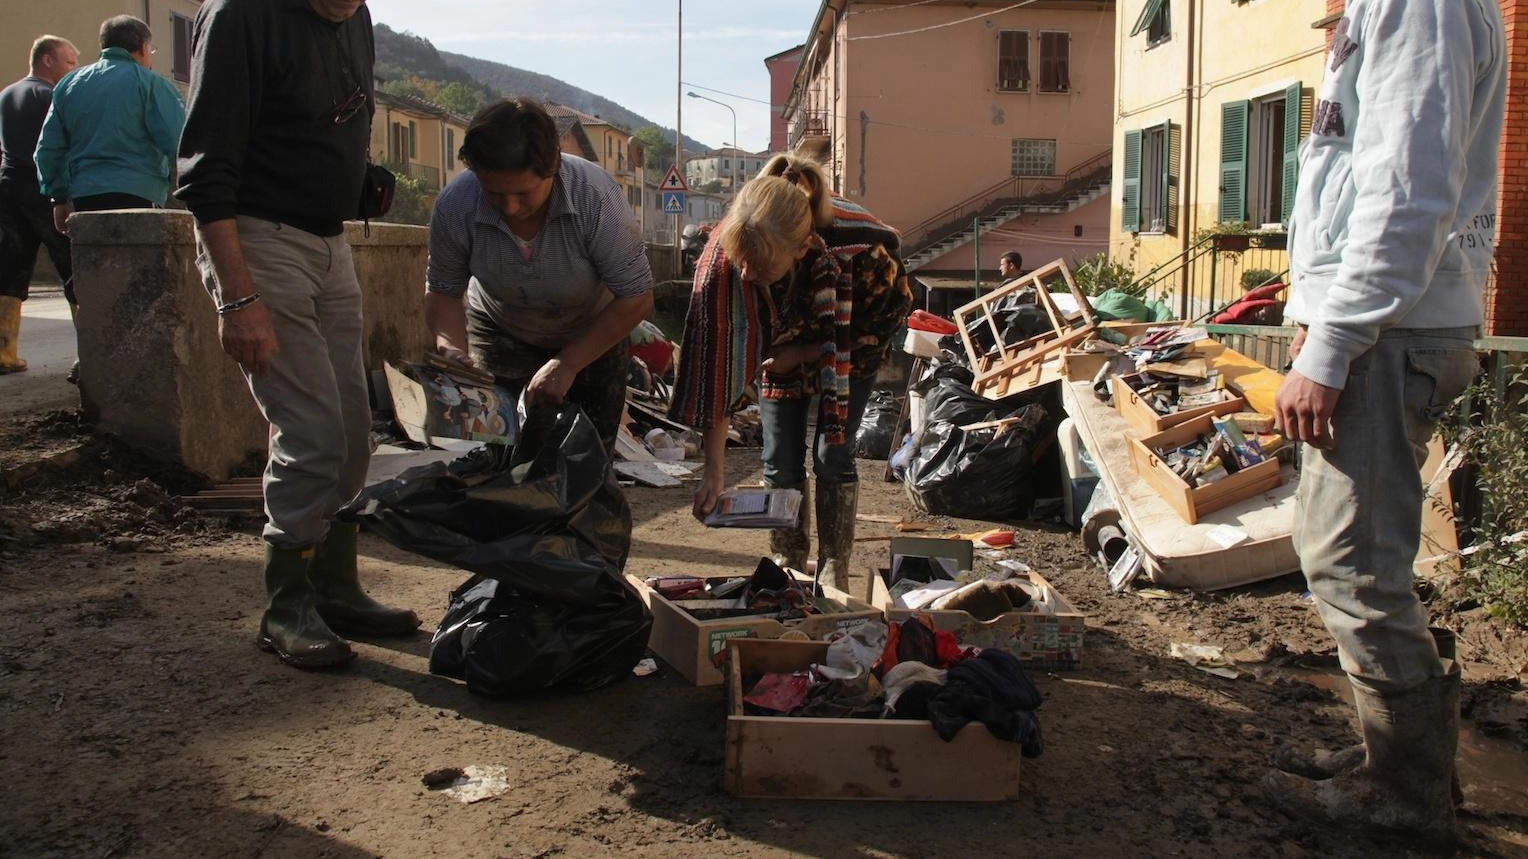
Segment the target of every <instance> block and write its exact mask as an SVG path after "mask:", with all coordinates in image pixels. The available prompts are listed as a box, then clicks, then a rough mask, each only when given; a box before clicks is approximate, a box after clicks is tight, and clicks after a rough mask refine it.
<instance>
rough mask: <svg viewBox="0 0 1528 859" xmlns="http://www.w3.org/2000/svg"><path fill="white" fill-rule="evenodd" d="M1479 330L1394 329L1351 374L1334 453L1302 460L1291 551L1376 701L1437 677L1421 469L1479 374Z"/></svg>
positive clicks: (1341, 649)
mask: <svg viewBox="0 0 1528 859" xmlns="http://www.w3.org/2000/svg"><path fill="white" fill-rule="evenodd" d="M1475 333H1476V330H1475V329H1474V328H1447V329H1393V330H1390V331H1386V332H1385V333H1384V334H1382V335H1380V339H1379V342H1378V343H1376V344H1375V345H1374V347H1373V348H1372V349H1370V350H1369V351H1368V352H1365V353H1364V354H1363V355H1361V356H1359V358H1358V359H1357V360H1356V361H1354V362H1353V365H1352V367H1351V368H1350V370H1349V371H1348V379H1347V387H1346V388H1345V389H1344V390H1343V392H1342V396H1341V398H1339V399H1338V401H1337V409H1336V413H1335V414H1334V415H1333V418H1332V430H1333V438H1334V440H1335V447H1334V448H1333V449H1332V450H1326V451H1323V450H1318V449H1316V448H1313V447H1311V446H1309V445H1306V446H1304V447H1303V448H1302V449H1301V457H1302V459H1301V474H1300V486H1299V489H1298V491H1297V493H1296V496H1295V499H1296V507H1295V523H1294V544H1295V550H1296V551H1297V552H1298V553H1299V555H1300V566H1301V567H1302V568H1303V569H1304V571H1305V579H1306V581H1307V582H1308V583H1309V585H1310V591H1311V595H1312V597H1314V598H1315V602H1316V607H1317V608H1318V609H1319V610H1320V612H1321V619H1322V621H1323V622H1325V624H1326V628H1327V631H1328V632H1330V633H1331V635H1332V638H1334V639H1336V641H1337V651H1338V656H1339V657H1340V659H1341V661H1342V668H1343V670H1344V671H1346V672H1347V673H1348V674H1349V676H1351V677H1352V678H1353V679H1354V681H1355V682H1360V683H1364V684H1366V685H1368V686H1370V687H1372V688H1374V689H1376V690H1377V691H1380V692H1381V693H1384V692H1392V691H1395V692H1398V691H1402V690H1405V689H1410V688H1412V687H1414V686H1417V685H1419V684H1421V683H1422V682H1424V681H1426V680H1428V679H1429V678H1432V677H1439V676H1442V668H1441V666H1440V664H1439V662H1438V651H1437V647H1436V645H1435V644H1434V642H1433V638H1432V636H1431V635H1429V634H1428V632H1427V612H1426V611H1425V610H1424V609H1423V607H1422V604H1421V602H1420V601H1419V600H1418V599H1417V597H1416V594H1415V593H1414V592H1413V591H1412V562H1413V560H1414V559H1415V558H1416V555H1417V546H1418V543H1419V542H1420V534H1421V529H1422V504H1423V501H1424V498H1423V493H1424V489H1423V486H1422V479H1421V476H1420V474H1419V469H1420V468H1421V466H1422V463H1423V461H1424V460H1426V458H1427V442H1428V441H1429V439H1431V438H1432V434H1433V430H1434V428H1435V427H1436V426H1437V422H1438V420H1439V418H1441V417H1442V416H1443V414H1444V412H1445V411H1446V410H1447V409H1448V405H1449V403H1450V402H1451V401H1452V400H1453V399H1454V398H1455V397H1457V396H1458V395H1459V394H1460V393H1461V392H1462V391H1463V390H1464V389H1465V387H1466V386H1468V385H1469V383H1470V380H1471V379H1473V378H1474V376H1475V372H1476V370H1477V368H1478V363H1477V359H1476V357H1475V352H1474V348H1473V338H1474V337H1475Z"/></svg>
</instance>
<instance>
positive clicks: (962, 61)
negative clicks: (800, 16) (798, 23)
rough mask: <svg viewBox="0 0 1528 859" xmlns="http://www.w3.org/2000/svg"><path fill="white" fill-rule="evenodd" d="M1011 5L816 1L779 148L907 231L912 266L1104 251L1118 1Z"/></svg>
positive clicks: (1033, 261)
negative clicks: (823, 169) (802, 153)
mask: <svg viewBox="0 0 1528 859" xmlns="http://www.w3.org/2000/svg"><path fill="white" fill-rule="evenodd" d="M1012 5H1013V4H1012V3H1011V2H997V0H994V2H987V0H976V2H960V3H949V4H944V3H923V4H907V5H904V6H900V7H899V6H897V5H892V4H888V3H885V2H864V0H824V2H823V4H822V7H821V8H820V10H819V11H818V14H817V17H816V20H815V21H814V22H813V26H812V30H811V33H810V36H809V39H808V41H807V43H806V44H805V45H804V46H803V48H802V53H801V57H800V68H799V69H798V70H797V72H796V75H795V78H794V80H793V81H792V85H791V90H790V93H789V95H788V96H787V100H786V108H785V116H784V119H785V122H786V126H787V128H786V140H785V144H786V147H788V148H798V147H799V148H802V149H804V150H807V151H816V152H818V153H820V157H822V158H823V160H824V162H825V164H826V166H827V168H828V173H829V175H830V177H831V179H832V181H833V183H834V186H835V190H836V191H837V193H839V194H840V195H842V196H844V197H846V198H848V199H850V200H853V201H855V202H858V203H860V204H861V205H863V206H865V207H866V208H867V209H869V210H870V211H872V212H874V213H875V214H876V215H877V216H879V217H880V218H882V219H883V220H885V221H887V222H888V223H890V224H891V225H892V226H894V227H896V228H898V229H899V230H901V231H902V232H903V238H904V251H905V252H906V255H907V257H908V264H909V268H911V269H912V270H913V271H914V272H915V273H923V274H926V275H943V274H947V275H950V276H961V275H964V276H971V275H972V274H973V269H975V268H980V269H981V270H982V271H983V272H985V274H984V275H983V280H987V279H988V277H989V276H991V275H995V272H996V270H997V260H998V257H999V256H1001V255H1002V253H1003V252H1004V251H1007V250H1019V251H1020V252H1021V253H1023V255H1024V260H1025V267H1026V268H1033V267H1037V266H1039V265H1040V264H1042V263H1045V262H1048V261H1050V260H1052V259H1055V258H1057V257H1060V258H1063V259H1066V260H1067V261H1068V262H1071V261H1072V260H1074V259H1076V258H1080V257H1083V256H1088V255H1091V254H1094V253H1099V252H1102V251H1104V250H1106V248H1107V245H1108V237H1109V226H1108V225H1109V199H1108V190H1109V185H1108V182H1109V175H1110V163H1111V142H1112V136H1113V83H1114V4H1113V2H1099V0H1087V2H1082V0H1037V2H1034V3H1031V4H1029V5H1026V6H1023V7H1021V8H1018V9H1008V8H1007V7H1010V6H1012ZM978 222H980V225H981V226H980V231H981V236H980V258H979V259H978V258H977V255H976V253H975V248H974V247H973V244H974V239H975V237H976V232H977V226H976V224H977V223H978Z"/></svg>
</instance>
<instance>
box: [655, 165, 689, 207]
mask: <svg viewBox="0 0 1528 859" xmlns="http://www.w3.org/2000/svg"><path fill="white" fill-rule="evenodd" d="M658 190H659V191H679V192H684V191H688V190H690V186H689V185H686V184H684V177H683V176H680V175H679V165H678V164H674V165H671V166H670V167H669V171H668V174H667V175H666V176H664V177H663V181H662V182H659V183H658ZM679 204H680V205H681V206H682V205H684V201H683V200H680V201H679ZM664 205H667V204H666V203H665V204H664ZM665 211H667V209H665Z"/></svg>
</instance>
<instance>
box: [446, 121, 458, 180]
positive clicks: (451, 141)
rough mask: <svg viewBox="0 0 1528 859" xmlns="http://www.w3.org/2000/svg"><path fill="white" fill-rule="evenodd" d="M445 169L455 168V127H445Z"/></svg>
mask: <svg viewBox="0 0 1528 859" xmlns="http://www.w3.org/2000/svg"><path fill="white" fill-rule="evenodd" d="M446 169H447V170H455V169H456V129H454V128H448V129H446Z"/></svg>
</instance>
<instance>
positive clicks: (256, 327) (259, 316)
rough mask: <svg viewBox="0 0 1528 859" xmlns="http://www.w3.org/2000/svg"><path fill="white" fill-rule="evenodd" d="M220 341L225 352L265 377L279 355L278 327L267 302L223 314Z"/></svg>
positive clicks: (219, 326)
mask: <svg viewBox="0 0 1528 859" xmlns="http://www.w3.org/2000/svg"><path fill="white" fill-rule="evenodd" d="M218 340H219V341H220V342H221V343H222V344H223V351H224V352H227V353H228V355H229V356H230V357H231V358H233V359H234V360H235V361H238V362H239V365H240V366H242V367H243V368H244V369H246V370H248V371H249V372H251V373H253V374H255V375H256V376H263V375H265V374H266V373H267V372H269V371H270V369H271V359H272V358H275V357H276V329H275V327H274V326H273V325H271V313H270V311H269V310H267V309H266V307H265V302H263V301H256V302H255V303H254V304H250V305H247V306H245V307H244V308H242V309H240V310H235V311H234V312H232V313H230V314H228V315H227V316H219V317H218Z"/></svg>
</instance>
